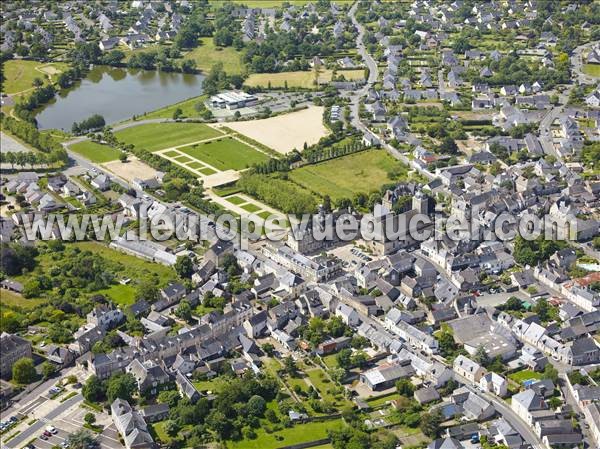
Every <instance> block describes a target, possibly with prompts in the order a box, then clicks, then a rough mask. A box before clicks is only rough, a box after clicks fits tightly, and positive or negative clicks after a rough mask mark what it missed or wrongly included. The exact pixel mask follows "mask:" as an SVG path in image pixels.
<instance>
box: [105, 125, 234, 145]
mask: <svg viewBox="0 0 600 449" xmlns="http://www.w3.org/2000/svg"><path fill="white" fill-rule="evenodd" d="M220 135H222V134H221V133H220V132H219V131H216V130H215V129H213V128H211V127H210V126H206V125H203V124H202V123H151V124H145V125H139V126H134V127H132V128H127V129H124V130H122V131H118V132H116V133H115V136H116V137H117V139H119V141H121V142H125V143H126V144H133V145H134V146H135V147H137V148H144V149H146V150H148V151H157V150H162V149H165V148H170V147H174V146H177V145H184V144H186V143H191V142H196V141H198V140H204V139H210V138H213V137H218V136H220Z"/></svg>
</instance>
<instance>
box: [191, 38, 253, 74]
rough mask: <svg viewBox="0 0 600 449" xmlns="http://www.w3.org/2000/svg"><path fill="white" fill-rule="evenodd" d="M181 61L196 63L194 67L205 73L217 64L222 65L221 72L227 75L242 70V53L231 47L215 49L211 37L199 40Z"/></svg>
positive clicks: (238, 72)
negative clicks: (198, 43) (187, 60)
mask: <svg viewBox="0 0 600 449" xmlns="http://www.w3.org/2000/svg"><path fill="white" fill-rule="evenodd" d="M183 59H191V60H193V61H196V67H197V68H198V69H200V70H202V71H203V72H205V73H208V72H209V71H210V69H211V68H212V66H213V65H215V64H216V63H218V62H222V63H223V70H225V72H227V74H228V75H234V74H236V75H237V74H240V73H242V71H243V69H244V66H243V64H242V52H241V51H238V50H236V49H234V48H233V47H225V48H222V47H217V46H215V44H214V42H213V39H212V37H204V38H201V39H200V45H199V46H198V47H196V48H194V49H193V50H192V51H190V52H188V53H186V54H185V55H184V57H183Z"/></svg>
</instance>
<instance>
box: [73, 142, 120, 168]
mask: <svg viewBox="0 0 600 449" xmlns="http://www.w3.org/2000/svg"><path fill="white" fill-rule="evenodd" d="M69 149H71V150H73V151H75V152H76V153H78V154H81V155H82V156H83V157H85V158H86V159H89V160H90V161H92V162H96V163H98V164H102V163H104V162H110V161H116V160H117V159H119V156H120V155H121V151H120V150H118V149H117V148H113V147H111V146H108V145H102V144H100V143H96V142H92V141H91V140H86V141H85V142H79V143H75V144H73V145H70V146H69Z"/></svg>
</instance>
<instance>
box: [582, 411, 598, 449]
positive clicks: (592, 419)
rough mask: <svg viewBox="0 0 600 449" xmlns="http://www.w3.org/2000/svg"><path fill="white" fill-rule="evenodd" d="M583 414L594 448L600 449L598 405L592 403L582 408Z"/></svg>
mask: <svg viewBox="0 0 600 449" xmlns="http://www.w3.org/2000/svg"><path fill="white" fill-rule="evenodd" d="M583 414H584V415H585V418H586V422H587V424H588V425H589V433H590V434H591V436H592V439H593V441H594V443H595V445H596V447H600V403H598V402H592V403H591V404H588V405H587V406H585V407H584V408H583Z"/></svg>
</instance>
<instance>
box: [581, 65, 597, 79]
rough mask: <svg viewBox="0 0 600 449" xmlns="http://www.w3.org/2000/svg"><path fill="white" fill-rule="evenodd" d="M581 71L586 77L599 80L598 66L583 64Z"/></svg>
mask: <svg viewBox="0 0 600 449" xmlns="http://www.w3.org/2000/svg"><path fill="white" fill-rule="evenodd" d="M582 70H583V73H585V74H586V75H589V76H593V77H596V78H600V64H583V67H582Z"/></svg>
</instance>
